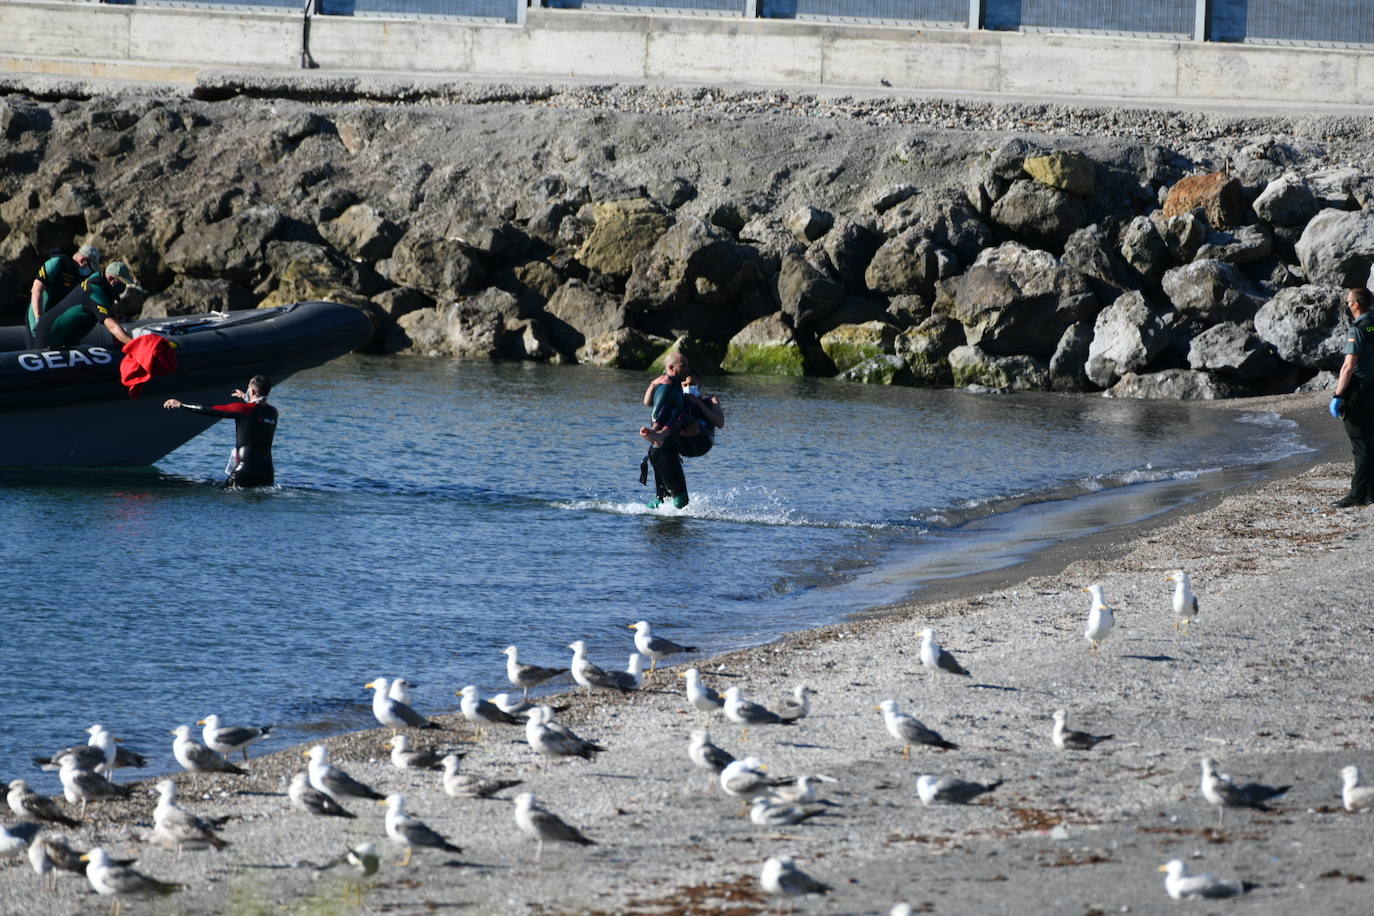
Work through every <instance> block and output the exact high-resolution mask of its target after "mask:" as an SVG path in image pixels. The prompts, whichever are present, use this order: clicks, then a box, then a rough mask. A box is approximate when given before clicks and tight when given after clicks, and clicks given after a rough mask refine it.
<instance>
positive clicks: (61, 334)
mask: <svg viewBox="0 0 1374 916" xmlns="http://www.w3.org/2000/svg"><path fill="white" fill-rule="evenodd" d="M132 286H134V275H133V272H132V271H130V270H129V265H128V264H125V263H124V262H123V261H111V262H110V263H109V264H107V265H105V270H104V272H103V273H98V274H93V275H92V276H89V277H87V278H86V279H85V280H83V281H82V283H81V285H80V286H78V287H77V288H76V289H74V290H72V291H71V292H70V293H68V294H67V296H66V298H64V299H63V300H62V301H61V302H59V303H58V304H57V305H55V306H53V307H52V308H50V309H48V311H47V312H46V313H45V314H44V315H43V317H42V319H40V320H39V322H38V326H37V328H35V330H34V346H36V347H39V348H42V349H47V348H49V347H61V348H70V347H74V346H76V345H78V344H79V343H80V342H81V338H83V337H85V336H86V334H88V333H89V332H90V330H91V328H93V327H95V326H96V325H97V324H104V325H105V329H106V330H108V331H109V332H110V334H111V335H112V336H113V337H114V339H115V340H117V341H119V342H120V343H121V344H126V343H129V342H131V341H132V340H133V338H132V337H130V336H129V333H128V332H127V331H125V330H124V325H122V324H120V323H119V320H118V319H117V318H115V317H114V305H115V303H116V302H118V301H119V298H120V297H121V296H123V295H124V292H125V290H127V289H129V288H130V287H132Z"/></svg>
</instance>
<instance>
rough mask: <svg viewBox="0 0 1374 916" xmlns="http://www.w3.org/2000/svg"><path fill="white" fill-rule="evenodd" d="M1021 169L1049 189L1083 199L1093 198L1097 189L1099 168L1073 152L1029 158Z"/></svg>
mask: <svg viewBox="0 0 1374 916" xmlns="http://www.w3.org/2000/svg"><path fill="white" fill-rule="evenodd" d="M1021 168H1022V169H1024V170H1025V172H1026V174H1027V175H1029V176H1030V177H1032V178H1034V179H1035V180H1036V181H1038V182H1040V183H1041V184H1043V185H1046V186H1047V187H1051V188H1058V189H1059V190H1061V191H1068V192H1069V193H1070V194H1077V195H1079V196H1081V197H1092V195H1093V191H1094V190H1095V189H1096V187H1097V166H1096V165H1095V164H1094V163H1093V161H1092V160H1091V159H1089V158H1088V157H1087V156H1085V155H1083V154H1082V153H1080V152H1076V151H1073V150H1060V151H1058V152H1053V153H1050V154H1049V155H1047V156H1027V157H1026V159H1025V161H1024V162H1022V163H1021Z"/></svg>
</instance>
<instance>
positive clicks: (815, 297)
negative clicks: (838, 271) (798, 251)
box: [778, 254, 845, 328]
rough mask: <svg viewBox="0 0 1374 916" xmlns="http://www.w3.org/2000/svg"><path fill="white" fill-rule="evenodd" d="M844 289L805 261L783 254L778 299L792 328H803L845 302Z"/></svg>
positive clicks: (779, 273)
mask: <svg viewBox="0 0 1374 916" xmlns="http://www.w3.org/2000/svg"><path fill="white" fill-rule="evenodd" d="M844 295H845V294H844V287H843V286H841V285H840V284H838V283H836V282H835V281H834V280H832V279H830V278H829V277H828V276H826V275H825V274H824V273H822V272H821V271H819V270H817V269H816V268H815V267H814V266H812V265H811V263H810V262H808V261H807V260H806V259H805V258H802V257H798V256H796V255H792V254H789V255H784V257H783V259H782V267H781V269H780V270H779V271H778V300H779V302H780V303H781V305H782V310H783V313H784V314H786V315H787V316H788V318H790V319H791V322H792V325H793V326H794V327H799V328H800V327H805V326H806V325H807V324H808V323H810V322H813V321H815V320H817V319H819V318H822V317H824V316H825V315H827V314H829V313H830V312H833V311H834V310H835V309H837V308H839V307H840V305H842V304H843V303H844Z"/></svg>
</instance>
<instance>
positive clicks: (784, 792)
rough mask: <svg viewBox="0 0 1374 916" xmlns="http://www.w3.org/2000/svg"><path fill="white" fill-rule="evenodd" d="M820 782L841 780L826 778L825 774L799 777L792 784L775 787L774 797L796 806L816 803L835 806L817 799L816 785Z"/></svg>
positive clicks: (832, 777) (831, 777) (832, 803)
mask: <svg viewBox="0 0 1374 916" xmlns="http://www.w3.org/2000/svg"><path fill="white" fill-rule="evenodd" d="M818 782H839V780H838V779H836V778H835V777H834V776H826V775H825V774H824V773H812V774H810V775H808V776H798V777H797V778H796V779H795V780H793V781H792V782H791V783H783V784H780V785H776V786H774V787H773V795H774V797H776V798H780V799H782V800H783V801H785V802H791V803H792V804H794V805H809V804H811V802H814V801H819V802H820V803H821V804H823V805H834V804H835V803H834V802H831V801H826V800H825V799H818V798H817V797H816V783H818Z"/></svg>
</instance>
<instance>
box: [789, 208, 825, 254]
mask: <svg viewBox="0 0 1374 916" xmlns="http://www.w3.org/2000/svg"><path fill="white" fill-rule="evenodd" d="M783 225H784V226H786V228H787V231H788V232H790V233H792V237H793V238H795V239H796V240H797V241H798V242H801V243H802V244H803V245H810V244H811V243H812V242H814V241H816V239H818V238H820V237H821V236H823V235H825V234H826V233H827V232H829V231H830V227H831V226H833V225H835V217H834V216H833V215H832V214H830V213H827V212H826V211H824V210H818V209H816V208H815V207H805V206H803V207H798V208H797V209H795V210H793V211H792V212H791V213H790V214H788V216H787V219H786V220H785V221H784V223H783Z"/></svg>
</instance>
